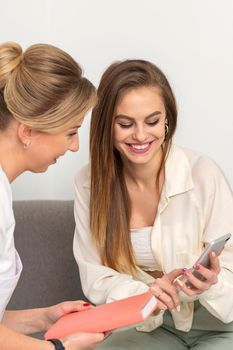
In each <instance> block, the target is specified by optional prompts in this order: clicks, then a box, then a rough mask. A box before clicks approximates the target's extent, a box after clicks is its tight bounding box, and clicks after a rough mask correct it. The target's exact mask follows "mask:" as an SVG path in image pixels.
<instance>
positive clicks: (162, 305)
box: [150, 284, 168, 310]
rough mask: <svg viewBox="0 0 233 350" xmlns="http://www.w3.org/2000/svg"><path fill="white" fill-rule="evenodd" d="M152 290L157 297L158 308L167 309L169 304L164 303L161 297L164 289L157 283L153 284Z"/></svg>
mask: <svg viewBox="0 0 233 350" xmlns="http://www.w3.org/2000/svg"><path fill="white" fill-rule="evenodd" d="M150 290H151V292H152V293H153V294H154V296H155V297H156V299H157V304H158V308H159V309H161V310H167V308H168V307H167V305H166V304H165V303H163V301H162V300H161V299H160V296H161V294H162V293H163V291H162V290H161V289H160V288H159V287H158V286H157V285H156V284H152V285H151V287H150Z"/></svg>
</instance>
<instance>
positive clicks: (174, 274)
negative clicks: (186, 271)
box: [167, 269, 183, 282]
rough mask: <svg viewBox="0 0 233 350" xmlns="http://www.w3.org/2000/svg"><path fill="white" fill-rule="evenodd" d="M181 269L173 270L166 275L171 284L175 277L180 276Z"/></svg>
mask: <svg viewBox="0 0 233 350" xmlns="http://www.w3.org/2000/svg"><path fill="white" fill-rule="evenodd" d="M182 273H183V269H175V270H173V271H171V272H169V273H168V274H167V277H168V278H169V280H170V281H171V282H173V281H174V280H175V279H176V278H177V277H179V276H180V275H182Z"/></svg>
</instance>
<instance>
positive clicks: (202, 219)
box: [74, 145, 233, 332]
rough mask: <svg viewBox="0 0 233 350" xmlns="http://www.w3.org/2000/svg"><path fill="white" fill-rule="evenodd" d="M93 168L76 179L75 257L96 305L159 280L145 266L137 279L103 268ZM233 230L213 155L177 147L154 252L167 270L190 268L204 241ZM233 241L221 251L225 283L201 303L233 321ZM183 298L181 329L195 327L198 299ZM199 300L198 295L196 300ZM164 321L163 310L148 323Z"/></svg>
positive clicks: (231, 208) (232, 212)
mask: <svg viewBox="0 0 233 350" xmlns="http://www.w3.org/2000/svg"><path fill="white" fill-rule="evenodd" d="M89 193H90V168H89V166H86V167H84V168H83V169H82V170H81V171H80V172H79V174H78V175H77V177H76V184H75V220H76V229H75V236H74V255H75V258H76V261H77V263H78V265H79V269H80V276H81V282H82V287H83V290H84V294H85V295H86V296H87V297H88V298H89V299H90V300H91V301H92V302H93V303H96V304H100V303H104V302H109V301H112V300H116V299H121V298H124V297H127V296H130V295H134V294H139V293H142V292H144V291H145V290H147V289H148V286H147V285H148V284H149V283H151V282H152V281H153V278H152V277H151V276H149V275H148V274H147V273H145V272H144V271H142V270H139V274H138V279H137V280H135V279H133V278H132V276H130V275H127V274H120V273H118V272H117V271H114V270H113V269H111V268H108V267H106V266H103V265H102V264H101V260H100V257H99V254H98V252H97V250H96V248H95V246H94V244H93V242H92V238H91V233H90V229H89ZM228 232H232V233H233V196H232V191H231V189H230V187H229V184H228V183H227V181H226V179H225V177H224V175H223V174H222V172H221V170H220V169H219V167H218V166H217V165H216V164H215V163H214V162H213V161H212V160H210V159H209V158H207V157H205V156H203V155H201V154H198V153H196V152H194V151H191V150H187V149H183V148H180V147H178V146H175V145H173V146H172V148H171V151H170V153H169V156H168V158H167V161H166V168H165V184H164V188H163V191H162V195H161V199H160V203H159V207H158V213H157V216H156V218H155V222H154V226H153V231H152V250H153V254H154V256H155V259H156V261H157V262H158V263H159V264H160V266H161V267H162V270H163V271H164V272H165V273H166V272H170V271H171V270H173V269H175V268H180V267H190V266H192V264H193V263H194V262H195V261H196V259H197V258H198V257H199V255H200V253H201V251H202V250H203V245H204V244H205V243H208V242H209V241H211V240H212V239H216V238H217V237H219V236H221V235H223V234H226V233H228ZM232 241H233V239H231V240H230V241H229V242H228V243H227V245H226V247H225V249H224V251H223V252H222V254H221V257H220V261H221V266H222V270H221V273H220V275H219V281H218V283H217V284H216V285H214V286H212V287H211V288H210V289H209V290H208V291H206V292H205V293H203V294H202V295H200V296H199V297H198V298H199V301H200V303H201V304H202V305H203V306H204V307H205V308H206V309H207V310H208V311H209V312H210V313H211V314H212V315H214V316H215V317H217V318H218V319H219V320H221V321H222V322H226V323H228V322H231V321H233V273H232V272H233V244H232ZM180 297H181V301H182V304H181V311H180V312H174V313H173V320H174V323H175V326H176V328H177V329H180V330H183V331H186V332H187V331H189V330H190V328H191V326H192V319H193V300H194V299H195V298H193V299H191V298H188V297H186V296H185V295H184V294H183V293H182V294H181V295H180ZM196 299H197V298H196ZM162 322H163V320H162V315H161V313H160V314H159V315H157V316H153V317H151V318H150V320H148V321H147V322H146V323H145V324H144V325H143V326H142V327H143V330H144V331H147V330H149V331H150V330H151V329H152V328H156V327H158V326H159V325H161V324H162Z"/></svg>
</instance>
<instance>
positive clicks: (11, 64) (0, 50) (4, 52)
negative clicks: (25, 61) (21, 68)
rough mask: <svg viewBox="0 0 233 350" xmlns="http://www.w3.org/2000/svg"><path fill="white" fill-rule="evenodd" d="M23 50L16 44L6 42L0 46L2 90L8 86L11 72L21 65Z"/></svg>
mask: <svg viewBox="0 0 233 350" xmlns="http://www.w3.org/2000/svg"><path fill="white" fill-rule="evenodd" d="M22 58H23V50H22V47H21V46H20V45H18V44H17V43H15V42H6V43H3V44H1V45H0V89H3V88H4V87H5V85H6V82H7V80H8V77H9V75H10V74H11V72H12V71H13V70H14V69H15V68H16V67H17V66H18V65H19V64H20V62H21V60H22Z"/></svg>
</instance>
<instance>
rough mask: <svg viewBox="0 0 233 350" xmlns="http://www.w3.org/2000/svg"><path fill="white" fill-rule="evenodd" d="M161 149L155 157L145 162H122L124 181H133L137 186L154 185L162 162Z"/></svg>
mask: <svg viewBox="0 0 233 350" xmlns="http://www.w3.org/2000/svg"><path fill="white" fill-rule="evenodd" d="M162 155H163V154H162V149H161V150H160V151H159V153H158V154H156V157H155V158H154V159H152V160H151V161H150V162H149V163H147V164H135V163H129V162H125V163H124V174H125V177H126V181H131V182H134V183H135V184H136V185H137V186H138V187H144V186H150V185H152V186H153V187H154V185H155V183H156V180H157V177H158V175H159V169H160V167H161V162H162Z"/></svg>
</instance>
